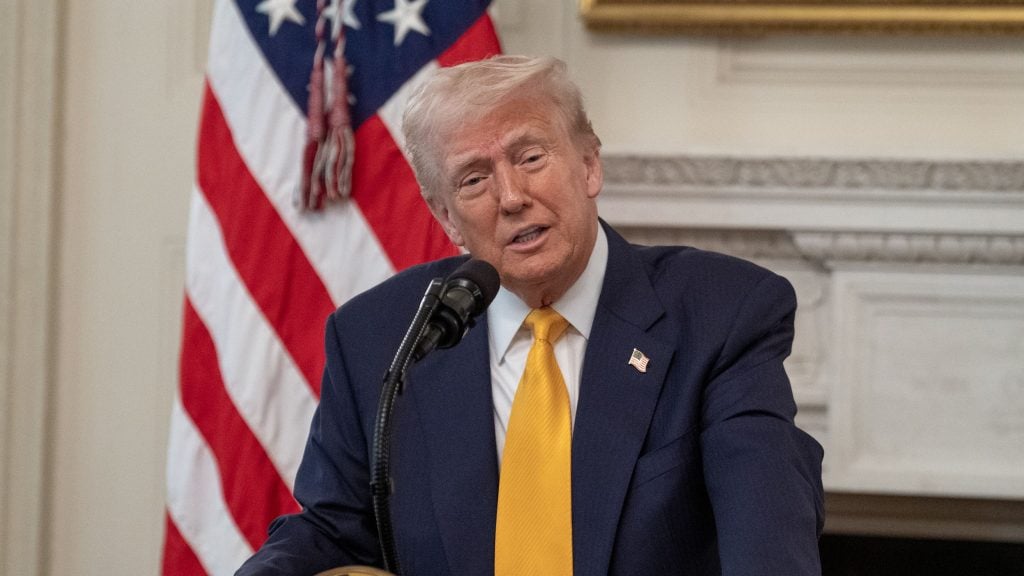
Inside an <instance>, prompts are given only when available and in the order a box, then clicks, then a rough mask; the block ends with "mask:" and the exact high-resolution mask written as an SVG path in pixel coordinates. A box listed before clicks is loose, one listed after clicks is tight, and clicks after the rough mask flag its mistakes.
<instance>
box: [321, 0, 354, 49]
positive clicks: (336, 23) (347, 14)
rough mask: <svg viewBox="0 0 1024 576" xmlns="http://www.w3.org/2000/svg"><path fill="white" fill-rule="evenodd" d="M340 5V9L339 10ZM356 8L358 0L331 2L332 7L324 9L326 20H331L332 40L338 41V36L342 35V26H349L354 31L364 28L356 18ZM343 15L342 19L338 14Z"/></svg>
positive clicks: (336, 0) (333, 0)
mask: <svg viewBox="0 0 1024 576" xmlns="http://www.w3.org/2000/svg"><path fill="white" fill-rule="evenodd" d="M339 5H340V8H339ZM355 6H356V0H344V1H342V0H331V5H330V6H328V7H326V8H324V18H329V19H330V20H331V39H332V40H337V39H338V36H340V35H341V27H342V25H344V26H348V27H349V28H351V29H353V30H359V29H360V28H362V26H363V25H362V24H360V22H359V19H358V18H356V13H355V12H354V9H355ZM339 12H340V13H341V17H340V18H339V17H338V13H339Z"/></svg>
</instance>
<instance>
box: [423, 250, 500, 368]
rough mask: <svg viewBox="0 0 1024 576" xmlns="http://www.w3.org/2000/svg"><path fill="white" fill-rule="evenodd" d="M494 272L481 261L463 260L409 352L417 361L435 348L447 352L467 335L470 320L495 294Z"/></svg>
mask: <svg viewBox="0 0 1024 576" xmlns="http://www.w3.org/2000/svg"><path fill="white" fill-rule="evenodd" d="M500 285H501V280H500V279H499V278H498V271H497V270H495V269H494V266H491V265H490V264H488V263H487V262H484V261H483V260H477V259H475V258H473V259H470V260H467V261H466V262H465V263H464V264H462V266H459V267H458V268H457V269H456V270H455V272H452V273H451V275H449V276H448V278H446V279H445V281H444V287H443V289H442V293H441V298H440V302H438V304H437V307H436V308H435V309H434V313H433V314H432V315H431V317H430V319H429V320H428V322H427V326H426V327H425V328H424V329H423V335H422V336H421V337H420V339H419V342H418V343H417V345H416V350H415V352H413V361H414V362H415V361H418V360H420V359H421V358H423V357H424V356H426V355H427V354H429V353H430V352H432V351H433V350H434V349H435V348H451V347H452V346H455V345H456V344H458V343H459V342H460V341H462V337H463V336H465V335H466V333H467V332H469V329H470V328H471V327H472V326H473V325H474V323H475V322H474V319H475V318H476V317H477V316H479V315H480V314H481V313H482V312H483V311H484V310H486V309H487V307H488V306H490V304H491V302H492V301H493V300H494V297H495V296H497V294H498V287H499V286H500Z"/></svg>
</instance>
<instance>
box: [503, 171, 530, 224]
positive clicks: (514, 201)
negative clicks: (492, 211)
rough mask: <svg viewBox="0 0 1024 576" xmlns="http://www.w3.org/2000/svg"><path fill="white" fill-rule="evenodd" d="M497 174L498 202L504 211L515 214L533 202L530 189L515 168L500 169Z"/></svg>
mask: <svg viewBox="0 0 1024 576" xmlns="http://www.w3.org/2000/svg"><path fill="white" fill-rule="evenodd" d="M495 176H496V178H497V181H498V203H499V205H500V207H501V211H502V212H505V213H507V214H515V213H516V212H519V211H520V210H522V209H523V208H526V207H528V206H529V205H530V204H531V203H532V202H533V199H532V198H531V197H530V193H529V190H527V187H526V185H525V183H524V182H523V181H522V179H521V178H520V177H519V175H518V174H516V173H515V170H498V171H497V173H496V175H495Z"/></svg>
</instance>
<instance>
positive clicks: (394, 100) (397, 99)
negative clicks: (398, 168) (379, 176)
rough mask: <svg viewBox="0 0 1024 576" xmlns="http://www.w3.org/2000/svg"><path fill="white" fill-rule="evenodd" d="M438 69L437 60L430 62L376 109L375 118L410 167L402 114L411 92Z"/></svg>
mask: <svg viewBox="0 0 1024 576" xmlns="http://www.w3.org/2000/svg"><path fill="white" fill-rule="evenodd" d="M439 67H440V66H439V65H438V63H437V60H431V61H430V62H428V63H427V64H425V65H424V66H423V67H422V68H420V69H419V71H418V72H416V73H415V74H413V76H412V78H409V80H408V81H407V82H406V83H405V84H402V87H401V88H399V89H398V90H396V91H395V93H394V94H392V95H391V98H388V101H387V102H385V103H384V105H383V106H381V107H380V108H378V109H377V116H380V119H381V121H383V122H384V125H385V126H387V129H388V132H389V133H391V139H392V140H394V141H395V144H396V145H398V149H399V150H401V151H402V155H403V156H405V161H406V162H407V163H409V165H410V166H412V163H411V162H409V157H408V155H406V153H405V135H404V134H402V114H403V113H404V112H405V104H406V103H407V102H408V101H409V97H410V96H412V93H413V91H415V90H416V88H418V87H419V86H420V84H423V82H424V81H426V79H427V76H429V75H430V74H431V73H432V72H433V71H434V70H437V69H438V68H439Z"/></svg>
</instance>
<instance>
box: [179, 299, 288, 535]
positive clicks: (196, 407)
mask: <svg viewBox="0 0 1024 576" xmlns="http://www.w3.org/2000/svg"><path fill="white" fill-rule="evenodd" d="M184 316H185V326H184V333H183V335H184V337H185V338H184V349H183V351H182V352H183V353H182V355H181V403H182V405H183V406H184V407H185V411H186V412H188V414H189V416H190V417H191V418H192V421H193V422H195V424H196V428H197V429H198V430H199V433H200V434H201V435H202V436H203V439H205V440H206V443H207V445H209V447H210V451H211V452H213V455H214V457H215V458H216V460H217V468H218V470H219V472H220V476H221V486H222V489H223V491H224V499H225V503H226V504H227V507H228V510H230V511H231V515H232V516H233V517H234V519H235V523H236V524H237V525H238V528H239V529H240V530H241V532H242V534H243V535H245V538H246V540H248V542H249V544H250V545H251V546H252V548H253V549H256V548H259V546H260V544H262V543H263V541H264V540H266V530H267V526H269V525H270V521H271V520H273V519H274V518H275V517H277V516H278V515H279V514H283V513H291V512H297V511H298V510H299V507H298V504H297V503H296V502H295V499H294V498H292V495H291V492H290V491H289V490H288V487H287V486H286V485H285V483H284V481H283V480H281V477H280V475H279V474H278V472H277V470H276V469H275V468H274V465H273V463H271V461H270V458H268V457H267V453H266V452H265V451H264V449H263V445H262V444H260V442H259V440H257V439H256V437H255V436H253V434H252V431H251V430H250V429H249V427H248V425H247V424H246V423H245V421H244V420H242V417H241V416H240V415H239V414H238V411H237V410H236V409H235V405H234V404H233V403H232V401H231V397H230V396H228V393H227V390H226V389H225V388H224V380H223V378H222V377H221V372H220V367H219V366H218V364H217V349H216V347H215V346H214V343H213V338H212V337H211V336H210V333H209V331H208V330H207V328H206V326H205V325H204V324H203V321H202V319H200V317H199V315H198V314H197V313H196V311H195V309H194V308H193V307H192V302H191V301H189V300H188V299H186V301H185V313H184Z"/></svg>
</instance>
